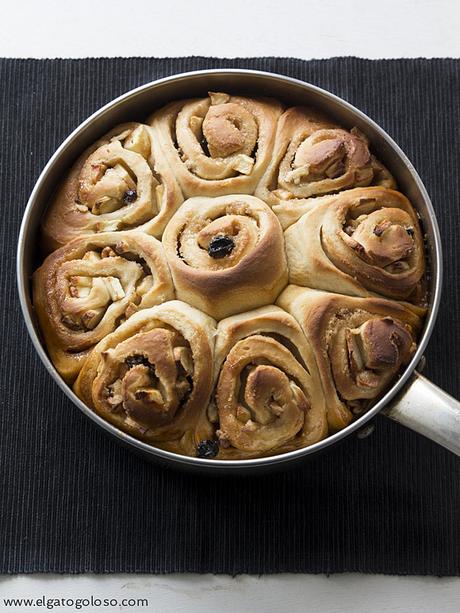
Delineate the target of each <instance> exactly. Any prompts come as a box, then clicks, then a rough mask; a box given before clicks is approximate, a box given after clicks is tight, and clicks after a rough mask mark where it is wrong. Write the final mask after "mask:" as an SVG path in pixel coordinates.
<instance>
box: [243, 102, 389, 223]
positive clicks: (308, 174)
mask: <svg viewBox="0 0 460 613" xmlns="http://www.w3.org/2000/svg"><path fill="white" fill-rule="evenodd" d="M367 185H382V186H384V187H395V186H396V184H395V182H394V179H393V177H392V176H391V174H390V173H389V172H388V170H387V169H386V168H385V167H384V166H383V164H381V163H380V162H379V161H378V160H377V159H376V158H375V157H374V156H373V155H372V154H371V153H370V151H369V145H368V141H367V138H366V136H365V135H364V134H363V133H362V132H360V131H359V130H357V129H355V128H353V129H352V130H351V131H350V132H349V131H348V130H344V129H343V128H341V127H340V126H338V125H337V124H335V123H333V122H331V121H330V120H329V119H328V118H327V117H326V116H324V115H322V114H321V113H318V112H317V111H314V110H313V109H309V108H305V107H292V108H290V109H288V110H287V111H286V112H285V113H283V115H282V116H281V118H280V120H279V122H278V128H277V131H276V139H275V146H274V150H273V156H272V158H271V161H270V164H269V165H268V167H267V170H266V171H265V173H264V175H263V177H262V179H261V181H260V184H259V185H258V187H257V189H256V192H255V195H256V196H258V197H259V198H262V200H264V201H265V202H267V204H269V205H270V206H272V207H273V210H274V211H275V213H277V214H280V215H282V214H283V213H284V211H285V210H287V211H290V210H293V209H294V210H295V209H296V208H297V207H299V206H304V207H305V200H306V199H311V198H313V197H315V196H322V195H324V194H330V193H334V192H338V191H342V190H345V189H351V188H353V187H360V186H367ZM313 204H314V201H313V200H309V201H308V206H310V207H311V206H313Z"/></svg>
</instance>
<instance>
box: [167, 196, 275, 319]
mask: <svg viewBox="0 0 460 613" xmlns="http://www.w3.org/2000/svg"><path fill="white" fill-rule="evenodd" d="M222 237H226V238H227V239H228V240H229V241H231V244H232V245H233V246H232V247H231V251H229V252H228V253H227V254H226V255H224V256H223V257H215V254H213V252H212V248H213V245H214V244H215V242H214V241H215V240H216V239H222ZM163 244H164V247H165V252H166V257H167V258H168V263H169V266H170V268H171V274H172V277H173V280H174V285H175V288H176V294H177V297H178V298H179V299H180V300H184V301H186V302H189V303H190V304H192V305H193V306H196V307H197V308H199V309H201V310H203V311H204V312H206V313H208V314H209V315H211V316H212V317H214V318H215V319H222V318H223V317H227V316H229V315H232V314H234V313H237V312H241V311H246V310H248V309H251V308H255V307H258V306H261V305H264V304H271V303H272V302H273V301H274V300H275V299H276V297H277V296H278V294H279V293H280V291H281V290H282V289H283V288H284V287H285V286H286V283H287V266H286V256H285V253H284V241H283V233H282V230H281V226H280V225H279V222H278V220H277V218H276V216H275V215H274V213H273V212H272V211H271V210H270V208H269V207H268V206H267V205H266V204H264V203H263V202H262V201H261V200H259V199H258V198H255V197H253V196H241V195H235V196H221V197H219V198H191V199H190V200H188V201H186V202H185V203H184V204H183V205H182V206H181V208H180V210H179V211H178V212H177V213H176V215H174V217H173V218H172V219H171V221H170V222H169V224H168V226H167V227H166V230H165V233H164V236H163ZM213 256H214V257H213Z"/></svg>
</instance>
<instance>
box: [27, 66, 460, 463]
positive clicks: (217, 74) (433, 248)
mask: <svg viewBox="0 0 460 613" xmlns="http://www.w3.org/2000/svg"><path fill="white" fill-rule="evenodd" d="M210 90H211V91H229V92H236V93H239V94H252V95H259V96H260V95H264V96H272V97H274V98H278V99H279V100H281V101H283V102H285V103H286V104H289V105H295V104H302V105H307V106H312V107H316V108H319V109H321V110H322V111H324V112H325V113H327V114H329V115H330V116H332V117H333V118H335V119H336V120H337V122H339V123H340V124H342V125H343V126H345V127H347V128H351V127H353V126H357V127H358V128H359V129H360V130H362V131H363V132H364V133H365V134H366V135H367V137H368V138H369V140H370V144H371V148H372V150H373V152H374V153H375V154H376V155H377V156H378V157H379V159H380V160H381V161H382V162H383V163H384V164H385V165H386V166H387V167H388V168H389V170H390V171H391V172H392V173H393V175H394V177H395V179H396V181H397V183H398V186H399V189H400V190H401V191H402V192H403V193H404V194H406V195H407V196H408V198H409V199H410V200H411V201H412V203H413V205H414V206H415V208H416V209H417V211H418V214H419V215H420V219H421V223H422V226H423V230H424V233H425V236H426V251H427V262H428V278H429V310H428V315H427V317H426V322H425V327H424V330H423V332H422V334H421V337H420V339H419V345H418V349H417V351H416V353H415V355H414V356H413V358H412V360H411V362H410V363H409V364H408V365H407V367H406V368H405V370H404V372H402V373H401V375H400V376H399V378H398V379H397V380H395V382H394V384H393V386H392V387H391V388H390V389H389V390H388V391H387V392H386V394H385V395H384V396H383V397H382V398H381V399H380V400H379V401H378V402H376V403H375V405H374V406H373V407H372V408H371V409H370V410H369V411H368V412H367V413H365V414H364V415H362V416H361V417H360V418H359V419H357V420H356V421H354V422H352V423H351V424H350V425H349V426H347V427H346V428H345V429H343V430H341V431H340V432H337V433H336V434H334V435H332V436H330V437H328V438H326V439H324V440H322V441H320V442H318V443H316V444H314V445H311V446H310V447H306V448H303V449H298V450H296V451H291V452H289V453H285V454H282V455H276V456H271V457H266V458H258V459H252V460H234V461H223V460H207V459H201V458H193V457H185V456H180V455H177V454H174V453H170V452H168V451H163V450H161V449H157V448H155V447H152V446H150V445H148V444H146V443H143V442H142V441H139V440H137V439H135V438H133V437H131V436H129V435H128V434H125V433H124V432H122V431H121V430H118V429H117V428H115V427H114V426H113V425H111V424H109V423H108V422H106V421H104V420H103V419H102V418H100V417H99V416H98V415H97V414H96V413H94V412H93V411H91V410H90V409H89V408H88V407H87V406H86V405H85V404H84V403H83V402H82V401H81V400H80V399H79V398H77V396H76V395H75V394H74V393H73V392H72V390H71V388H70V387H68V386H67V385H66V384H65V383H64V381H63V380H62V379H61V377H60V376H59V374H58V373H57V372H56V370H55V368H54V367H53V365H52V363H51V361H50V359H49V357H48V355H47V353H46V351H45V348H44V345H43V343H42V340H41V337H40V334H39V330H38V325H37V321H36V317H35V313H34V309H33V306H32V301H31V292H30V277H31V274H32V272H33V270H34V269H35V268H36V266H37V265H38V261H37V259H36V257H37V253H36V252H37V245H38V232H39V225H40V220H41V217H42V215H43V213H44V210H45V208H46V206H47V204H48V201H49V196H50V194H51V193H52V191H53V189H54V188H55V186H56V184H57V183H58V181H59V179H60V178H61V177H62V175H63V173H64V172H65V171H66V170H67V169H68V168H69V166H70V165H71V163H72V162H73V161H74V160H75V159H76V158H77V156H78V155H79V154H80V153H81V151H82V150H84V149H85V148H86V147H87V146H88V145H90V144H91V143H93V142H94V141H95V140H97V139H98V138H99V137H100V136H101V135H102V134H104V133H105V132H107V131H108V130H109V129H110V128H112V127H113V126H115V125H116V124H118V123H121V122H123V121H132V120H142V119H145V117H146V116H148V115H149V114H150V113H151V112H152V111H153V110H154V109H156V108H158V107H160V106H162V105H164V104H165V103H167V102H169V101H171V100H174V99H180V98H189V97H193V96H206V95H207V92H208V91H210ZM17 277H18V288H19V297H20V302H21V307H22V311H23V315H24V319H25V322H26V326H27V330H28V332H29V335H30V337H31V339H32V342H33V344H34V346H35V349H36V351H37V353H38V355H39V356H40V359H41V360H42V362H43V364H44V365H45V367H46V369H47V370H48V372H49V373H50V375H51V376H52V377H53V379H54V380H55V381H56V383H57V384H58V385H59V387H60V388H61V389H62V390H63V391H64V393H65V394H66V395H67V396H68V397H69V398H70V400H71V401H72V402H73V403H74V404H75V405H76V406H77V407H78V408H79V409H80V410H81V411H82V412H83V413H84V414H85V415H86V416H87V417H89V418H90V419H91V420H92V421H94V422H95V423H96V424H97V425H98V426H99V427H101V428H102V429H103V430H105V431H106V432H107V433H109V434H110V435H111V436H113V437H115V438H116V439H117V440H118V441H120V442H122V443H124V444H125V445H126V446H128V447H130V448H131V449H132V450H134V451H136V452H137V453H139V454H141V455H142V456H143V457H145V458H147V459H151V460H156V461H158V462H160V463H162V464H166V465H168V466H171V467H178V468H182V469H188V470H192V471H195V472H207V473H220V474H222V473H239V474H242V473H254V472H260V471H267V470H273V469H274V468H275V467H281V466H285V465H287V464H289V465H292V464H293V463H296V462H299V461H301V460H305V459H306V458H307V457H310V456H312V455H313V454H317V453H319V452H322V451H324V450H326V449H327V448H329V447H331V446H332V445H335V444H337V443H338V442H339V441H341V440H343V439H344V438H345V437H347V436H350V435H352V434H353V433H355V432H357V431H361V432H363V431H365V428H366V423H367V422H369V421H370V420H372V419H373V417H375V415H376V414H377V413H382V414H383V415H386V416H387V417H390V418H391V419H393V420H395V421H397V422H399V423H400V424H402V425H404V426H407V427H409V428H411V429H413V430H415V431H417V432H419V433H421V434H423V435H424V436H427V437H428V438H430V439H432V440H433V441H436V442H437V443H439V444H440V445H442V446H444V447H446V448H447V449H450V451H452V452H454V453H456V454H457V455H460V403H459V402H458V401H457V400H455V399H454V398H452V397H451V396H449V395H448V394H446V393H445V392H443V391H442V390H441V389H440V388H438V387H437V386H436V385H434V384H433V383H431V382H430V381H429V380H427V379H426V378H425V377H423V376H422V375H420V374H419V373H418V372H417V370H416V367H417V365H418V364H419V362H420V360H421V358H422V356H423V352H424V351H425V348H426V346H427V344H428V341H429V339H430V336H431V333H432V331H433V327H434V325H435V321H436V316H437V312H438V307H439V302H440V298H441V285H442V253H441V239H440V235H439V228H438V224H437V221H436V216H435V213H434V210H433V207H432V204H431V202H430V198H429V196H428V193H427V191H426V189H425V187H424V185H423V183H422V181H421V179H420V177H419V176H418V174H417V172H416V171H415V169H414V167H413V166H412V164H411V162H410V161H409V160H408V158H407V157H406V156H405V154H404V153H403V152H402V151H401V149H400V148H399V147H398V145H397V144H396V143H395V142H394V141H393V140H392V139H391V138H390V137H389V136H388V134H386V133H385V132H384V131H383V130H382V129H381V128H380V127H379V126H378V125H377V124H376V123H374V122H373V121H372V120H371V119H370V118H369V117H367V116H366V115H365V114H364V113H362V112H361V111H359V110H358V109H356V108H355V107H353V106H352V105H351V104H349V103H347V102H345V101H344V100H342V99H340V98H338V97H337V96H334V95H333V94H331V93H329V92H327V91H324V90H322V89H320V88H319V87H315V86H314V85H310V84H308V83H304V82H302V81H299V80H296V79H291V78H289V77H286V76H282V75H278V74H272V73H267V72H258V71H253V70H239V69H238V70H233V69H228V70H202V71H197V72H189V73H184V74H179V75H175V76H172V77H167V78H165V79H160V80H158V81H153V82H152V83H148V84H146V85H143V86H141V87H138V88H137V89H134V90H132V91H129V92H127V93H126V94H124V95H122V96H120V97H119V98H117V99H115V100H113V101H112V102H110V103H109V104H107V105H106V106H104V107H103V108H101V109H100V110H99V111H97V112H96V113H94V114H93V115H91V117H89V118H88V119H87V120H86V121H84V122H83V123H82V124H81V125H80V126H78V128H77V129H76V130H74V131H73V132H72V134H70V136H69V137H68V138H66V140H65V141H64V142H63V143H62V145H61V146H60V147H59V148H58V149H57V151H56V152H55V153H54V155H53V156H52V157H51V159H50V160H49V162H48V163H47V165H46V166H45V168H44V170H43V172H42V173H41V175H40V177H39V179H38V181H37V183H36V184H35V187H34V189H33V191H32V194H31V196H30V199H29V202H28V204H27V208H26V210H25V213H24V218H23V221H22V226H21V230H20V235H19V241H18V251H17ZM363 429H364V430H363Z"/></svg>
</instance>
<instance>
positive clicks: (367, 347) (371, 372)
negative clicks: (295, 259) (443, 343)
mask: <svg viewBox="0 0 460 613" xmlns="http://www.w3.org/2000/svg"><path fill="white" fill-rule="evenodd" d="M277 304H279V306H281V307H282V308H284V309H285V310H286V311H288V312H289V313H291V314H292V315H293V316H294V317H295V318H296V320H297V321H298V322H299V324H300V325H301V327H302V329H303V331H304V333H305V335H306V337H307V339H308V341H309V342H310V344H311V346H312V348H313V350H314V352H315V356H316V362H317V364H318V368H319V371H320V375H321V382H322V385H323V390H324V394H325V398H326V406H327V415H328V422H329V427H330V429H331V430H332V431H336V430H340V429H342V428H344V427H345V426H346V425H347V424H348V423H349V422H350V421H351V419H352V417H353V414H360V413H362V412H363V411H365V410H366V409H367V408H368V407H369V406H370V403H371V402H372V401H373V400H375V399H376V398H378V397H379V396H380V395H381V394H382V393H383V392H384V391H385V390H386V389H387V387H388V386H389V385H390V383H391V382H392V381H393V379H394V377H395V376H396V375H397V373H398V372H399V371H400V369H401V367H402V366H404V365H406V364H407V363H408V362H409V360H410V358H411V357H412V355H413V353H414V352H415V349H416V337H417V334H418V333H419V331H420V329H421V325H422V321H423V316H424V314H425V311H424V309H422V308H419V307H410V306H409V305H404V304H402V303H397V302H393V301H390V300H384V299H379V298H355V297H351V296H342V295H340V294H332V293H327V292H322V291H319V290H313V289H309V288H301V287H298V286H296V285H289V286H288V287H287V288H286V289H285V290H284V292H283V293H282V294H281V296H280V297H279V299H278V302H277Z"/></svg>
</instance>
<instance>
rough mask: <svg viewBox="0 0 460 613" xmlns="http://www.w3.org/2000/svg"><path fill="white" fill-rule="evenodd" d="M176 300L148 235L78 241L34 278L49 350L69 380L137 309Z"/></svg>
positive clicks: (110, 235)
mask: <svg viewBox="0 0 460 613" xmlns="http://www.w3.org/2000/svg"><path fill="white" fill-rule="evenodd" d="M172 298H174V288H173V285H172V280H171V276H170V273H169V269H168V265H167V263H166V259H165V256H164V252H163V247H162V245H161V243H160V242H159V241H158V240H157V239H155V238H153V237H152V236H148V235H147V234H144V233H143V232H135V231H133V232H108V233H102V234H97V235H93V236H87V237H82V238H77V239H74V240H73V241H71V242H70V243H69V244H68V245H66V246H65V247H61V249H58V250H57V251H55V252H54V253H52V254H51V255H49V256H48V257H47V258H46V260H45V261H44V263H43V264H42V266H41V267H40V268H39V269H38V270H37V271H36V272H35V274H34V276H33V299H34V307H35V309H36V312H37V315H38V319H39V322H40V327H41V330H42V333H43V336H44V338H45V342H46V346H47V348H48V352H49V354H50V356H51V359H52V361H53V363H54V365H55V366H56V369H57V370H58V371H59V373H60V374H61V375H62V377H63V378H64V379H65V380H66V381H67V382H72V381H73V380H74V379H75V377H76V376H77V374H78V372H79V370H80V368H81V366H82V364H83V361H84V359H85V358H86V356H87V355H88V352H89V351H90V350H91V349H92V348H93V347H94V346H95V345H96V344H97V343H98V342H99V341H100V340H101V339H103V338H104V337H105V336H106V335H107V334H109V333H111V332H113V330H115V328H116V327H117V326H118V325H120V323H122V322H123V321H124V320H125V319H127V318H128V317H130V316H131V315H132V314H134V313H135V312H136V311H138V310H140V309H145V308H147V307H151V306H154V305H156V304H159V303H161V302H164V301H165V300H171V299H172Z"/></svg>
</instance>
